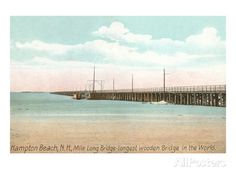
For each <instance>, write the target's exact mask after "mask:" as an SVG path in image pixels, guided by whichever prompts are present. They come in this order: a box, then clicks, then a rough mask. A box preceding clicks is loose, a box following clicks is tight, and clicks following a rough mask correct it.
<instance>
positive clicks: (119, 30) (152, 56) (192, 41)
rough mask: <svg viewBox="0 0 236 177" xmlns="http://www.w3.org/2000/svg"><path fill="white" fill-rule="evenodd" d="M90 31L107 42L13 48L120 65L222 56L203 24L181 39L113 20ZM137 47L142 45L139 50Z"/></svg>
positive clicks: (218, 43)
mask: <svg viewBox="0 0 236 177" xmlns="http://www.w3.org/2000/svg"><path fill="white" fill-rule="evenodd" d="M93 34H95V35H97V36H101V37H103V38H108V39H110V40H111V41H110V42H108V41H106V40H93V41H88V42H85V43H83V44H75V45H65V44H57V43H46V42H43V41H39V40H34V41H32V42H25V43H21V42H16V43H15V47H16V48H18V49H24V50H36V51H44V52H46V53H47V54H49V55H50V56H48V55H47V54H45V56H44V58H47V57H52V58H53V59H54V60H57V61H58V58H60V60H64V61H67V62H69V61H71V60H74V61H80V62H90V63H96V64H98V63H103V64H108V63H110V64H115V65H116V64H118V65H123V66H124V65H132V66H171V65H172V66H174V65H181V64H186V63H188V62H192V61H194V60H195V61H196V60H198V59H211V60H214V59H219V57H221V58H222V59H224V57H225V42H224V41H222V40H221V38H220V36H219V35H218V33H217V30H216V29H215V28H213V27H206V28H204V29H203V30H202V32H201V33H199V34H194V35H190V36H188V37H187V38H186V39H185V40H183V41H180V40H173V39H170V38H161V39H153V38H152V36H151V35H143V34H134V33H131V32H130V30H129V29H127V28H126V27H125V26H124V24H122V23H121V22H113V23H112V24H111V25H110V26H109V27H106V26H102V27H100V28H99V29H98V30H97V31H95V32H94V33H93ZM120 41H123V42H125V44H124V43H121V42H120ZM129 43H132V44H137V45H129ZM140 46H141V48H142V47H143V46H145V47H144V48H142V50H140ZM37 57H38V56H35V57H34V59H35V58H36V59H41V60H42V56H40V57H41V58H37ZM202 61H203V60H202ZM58 62H61V61H58ZM223 62H224V61H223ZM41 63H42V62H41ZM45 63H48V61H45ZM48 64H50V63H48Z"/></svg>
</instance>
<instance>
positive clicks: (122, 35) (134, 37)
mask: <svg viewBox="0 0 236 177" xmlns="http://www.w3.org/2000/svg"><path fill="white" fill-rule="evenodd" d="M93 34H94V35H96V36H100V37H103V38H108V39H110V40H114V41H121V40H122V41H125V42H130V43H139V42H149V41H150V40H151V39H152V36H151V35H148V34H134V33H131V32H130V31H129V29H127V28H125V26H124V24H123V23H121V22H113V23H112V24H111V25H110V26H109V27H107V26H102V27H100V28H99V29H98V30H97V31H95V32H93Z"/></svg>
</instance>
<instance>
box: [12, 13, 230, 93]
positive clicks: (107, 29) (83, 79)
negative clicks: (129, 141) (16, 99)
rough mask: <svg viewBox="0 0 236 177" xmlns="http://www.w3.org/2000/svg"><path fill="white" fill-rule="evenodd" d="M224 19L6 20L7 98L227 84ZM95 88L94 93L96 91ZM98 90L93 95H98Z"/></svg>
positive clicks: (93, 18) (21, 18) (52, 18)
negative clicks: (95, 82)
mask: <svg viewBox="0 0 236 177" xmlns="http://www.w3.org/2000/svg"><path fill="white" fill-rule="evenodd" d="M225 30H226V29H225V17H11V37H10V39H11V91H26V90H27V91H56V90H58V91H59V90H79V89H85V88H86V87H87V88H88V85H87V84H88V82H87V80H91V79H92V75H93V66H94V65H96V79H99V80H105V87H104V88H105V89H111V88H112V80H113V78H115V88H117V89H119V88H130V87H131V74H133V75H134V87H135V88H143V87H159V86H162V76H163V75H162V70H163V68H166V71H167V73H168V74H167V75H166V85H167V86H176V85H206V84H225V64H226V47H225V45H226V44H225V43H226V41H225V36H226V34H225ZM97 88H98V86H97ZM98 89H99V88H98Z"/></svg>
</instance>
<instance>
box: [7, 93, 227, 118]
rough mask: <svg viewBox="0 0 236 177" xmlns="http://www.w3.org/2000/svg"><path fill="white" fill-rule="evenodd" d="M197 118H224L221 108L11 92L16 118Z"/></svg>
mask: <svg viewBox="0 0 236 177" xmlns="http://www.w3.org/2000/svg"><path fill="white" fill-rule="evenodd" d="M184 117H185V118H186V117H196V118H198V119H200V118H211V119H225V117H226V109H225V108H222V107H208V106H186V105H156V104H150V103H141V102H131V101H110V100H74V99H72V98H71V97H69V96H62V95H54V94H50V93H11V118H13V119H17V118H19V119H23V118H30V119H50V118H58V119H59V118H60V119H71V118H73V119H83V120H104V119H105V120H127V119H129V120H130V119H133V120H156V119H166V118H168V119H171V118H172V119H176V118H184Z"/></svg>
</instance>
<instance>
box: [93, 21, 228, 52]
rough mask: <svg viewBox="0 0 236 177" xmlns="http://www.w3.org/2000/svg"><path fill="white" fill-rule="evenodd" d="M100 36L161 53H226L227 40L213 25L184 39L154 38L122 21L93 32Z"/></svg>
mask: <svg viewBox="0 0 236 177" xmlns="http://www.w3.org/2000/svg"><path fill="white" fill-rule="evenodd" d="M93 34H95V35H96V36H98V37H102V38H104V39H109V40H113V41H116V42H124V43H127V44H130V45H136V46H138V47H143V48H146V49H148V50H156V51H158V52H159V53H161V52H164V53H174V52H180V51H181V52H189V53H201V52H202V53H217V54H219V53H222V54H225V41H223V40H222V39H221V38H220V36H219V35H218V32H217V30H216V29H215V28H213V27H206V28H204V29H203V30H202V31H201V33H199V34H193V35H190V36H188V37H186V39H183V40H173V39H170V38H160V39H154V38H153V37H152V36H151V35H148V34H134V33H132V32H130V31H129V29H127V28H126V27H125V26H124V24H122V23H121V22H113V23H112V24H111V25H110V26H109V27H107V26H102V27H100V28H99V29H98V30H97V31H95V32H93Z"/></svg>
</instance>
